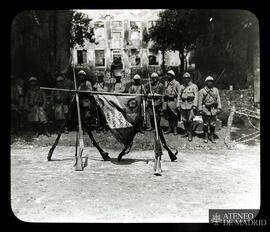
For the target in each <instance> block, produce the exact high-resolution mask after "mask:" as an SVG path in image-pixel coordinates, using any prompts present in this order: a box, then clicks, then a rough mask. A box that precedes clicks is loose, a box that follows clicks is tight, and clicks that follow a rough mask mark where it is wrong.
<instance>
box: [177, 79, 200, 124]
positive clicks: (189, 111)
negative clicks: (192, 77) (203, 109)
mask: <svg viewBox="0 0 270 232" xmlns="http://www.w3.org/2000/svg"><path fill="white" fill-rule="evenodd" d="M197 106H198V87H197V85H195V84H193V83H192V82H189V83H188V85H187V86H185V85H181V86H180V91H179V95H178V101H177V107H179V108H180V118H181V120H182V121H187V122H192V120H193V118H194V117H195V114H194V110H193V108H194V107H197Z"/></svg>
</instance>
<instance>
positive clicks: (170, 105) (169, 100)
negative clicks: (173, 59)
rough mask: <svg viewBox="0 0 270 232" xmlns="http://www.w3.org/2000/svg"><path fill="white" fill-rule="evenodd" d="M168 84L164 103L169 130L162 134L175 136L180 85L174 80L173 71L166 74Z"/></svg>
mask: <svg viewBox="0 0 270 232" xmlns="http://www.w3.org/2000/svg"><path fill="white" fill-rule="evenodd" d="M167 77H168V83H167V86H166V89H165V91H164V101H165V102H166V115H167V120H168V122H169V128H168V130H166V131H165V132H164V134H169V133H172V132H173V134H174V135H177V122H178V112H177V107H176V103H177V96H178V94H179V91H180V83H179V82H178V81H177V80H175V73H174V71H173V70H170V71H168V72H167Z"/></svg>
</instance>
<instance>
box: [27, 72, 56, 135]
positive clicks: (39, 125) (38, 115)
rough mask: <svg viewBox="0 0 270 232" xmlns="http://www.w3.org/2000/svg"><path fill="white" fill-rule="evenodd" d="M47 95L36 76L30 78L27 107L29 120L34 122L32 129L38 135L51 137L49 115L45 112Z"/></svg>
mask: <svg viewBox="0 0 270 232" xmlns="http://www.w3.org/2000/svg"><path fill="white" fill-rule="evenodd" d="M45 107H46V95H45V93H44V91H43V90H41V89H40V88H39V86H38V79H37V78H36V77H30V78H29V88H28V91H27V93H26V97H25V109H26V111H27V112H28V121H29V122H30V123H31V124H32V129H33V131H34V132H35V135H36V136H39V134H45V135H47V136H48V137H50V136H51V135H50V133H49V132H48V130H47V124H48V123H47V115H46V112H45Z"/></svg>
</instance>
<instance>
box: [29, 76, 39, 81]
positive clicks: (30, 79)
mask: <svg viewBox="0 0 270 232" xmlns="http://www.w3.org/2000/svg"><path fill="white" fill-rule="evenodd" d="M37 80H38V79H37V78H36V77H30V78H29V80H28V81H37Z"/></svg>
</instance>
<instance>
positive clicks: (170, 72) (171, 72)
mask: <svg viewBox="0 0 270 232" xmlns="http://www.w3.org/2000/svg"><path fill="white" fill-rule="evenodd" d="M167 74H171V75H172V76H174V77H175V73H174V71H173V70H169V71H168V72H167Z"/></svg>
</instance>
